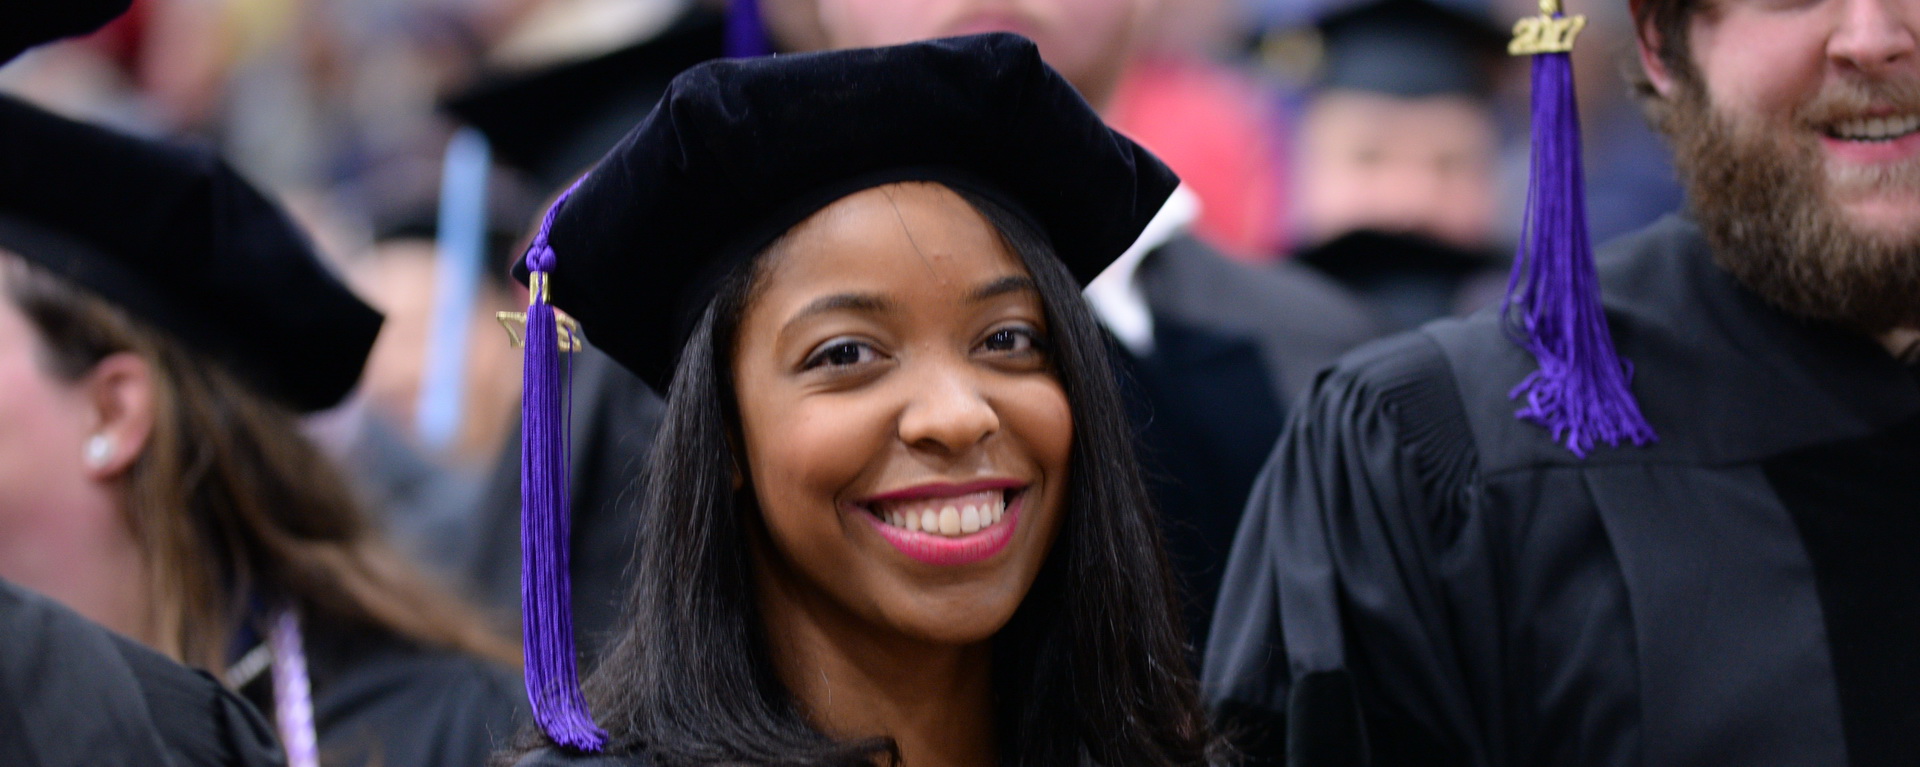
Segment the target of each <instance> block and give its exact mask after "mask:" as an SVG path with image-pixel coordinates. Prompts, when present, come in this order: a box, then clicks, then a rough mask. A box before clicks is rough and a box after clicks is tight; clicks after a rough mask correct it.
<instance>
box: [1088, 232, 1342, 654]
mask: <svg viewBox="0 0 1920 767" xmlns="http://www.w3.org/2000/svg"><path fill="white" fill-rule="evenodd" d="M1136 279H1137V280H1138V282H1139V286H1140V290H1141V293H1142V294H1143V295H1144V297H1145V298H1146V303H1147V309H1148V311H1149V312H1151V313H1152V315H1153V336H1154V339H1153V351H1152V353H1150V354H1145V355H1139V354H1133V353H1130V352H1128V353H1122V354H1120V355H1118V356H1119V362H1120V366H1121V368H1122V371H1121V389H1122V392H1123V394H1124V395H1125V397H1126V400H1127V409H1128V415H1129V416H1130V418H1131V420H1132V422H1133V425H1134V431H1135V433H1136V434H1138V435H1139V439H1138V445H1139V447H1140V452H1141V456H1140V457H1141V462H1142V464H1143V466H1144V468H1145V472H1146V476H1145V479H1146V484H1147V490H1148V492H1149V493H1150V494H1152V496H1153V500H1154V507H1155V508H1156V509H1157V510H1158V511H1159V518H1160V521H1161V525H1160V528H1161V533H1162V535H1163V536H1164V539H1165V541H1166V547H1167V553H1168V556H1169V558H1170V560H1171V562H1172V564H1173V567H1174V572H1175V573H1176V575H1177V577H1178V578H1179V580H1180V584H1181V587H1182V606H1183V613H1184V615H1183V617H1184V618H1185V619H1186V624H1187V634H1188V637H1189V638H1190V639H1191V640H1192V641H1193V643H1194V646H1195V647H1196V648H1198V647H1201V646H1203V643H1204V641H1205V638H1206V630H1207V626H1208V623H1209V621H1210V620H1211V617H1212V614H1213V604H1214V595H1215V594H1216V593H1217V592H1218V590H1219V586H1220V578H1221V576H1222V575H1223V574H1224V572H1225V565H1226V560H1227V552H1228V551H1229V550H1230V549H1231V548H1232V545H1233V533H1234V528H1235V526H1236V525H1237V524H1238V523H1239V520H1240V510H1241V509H1242V508H1243V507H1245V506H1246V502H1247V493H1248V491H1249V490H1251V489H1252V487H1253V479H1254V477H1255V476H1256V475H1257V474H1259V472H1260V464H1261V461H1262V460H1263V459H1264V458H1265V457H1266V454H1267V452H1268V451H1269V450H1270V449H1271V447H1272V445H1273V440H1274V438H1275V437H1277V436H1279V434H1280V426H1281V424H1282V423H1283V421H1284V417H1285V413H1286V405H1287V403H1288V402H1289V401H1291V400H1292V399H1294V398H1297V397H1298V396H1300V395H1301V394H1303V393H1305V391H1306V387H1307V384H1308V382H1310V381H1312V380H1313V374H1314V373H1316V372H1318V371H1319V370H1320V369H1321V368H1323V367H1326V366H1327V365H1330V364H1332V363H1333V361H1334V360H1335V359H1337V358H1339V356H1340V354H1342V353H1344V352H1346V351H1347V350H1349V349H1352V348H1353V347H1354V346H1357V345H1359V344H1360V343H1362V342H1364V341H1366V340H1368V339H1369V338H1372V337H1373V334H1374V326H1373V324H1372V323H1371V322H1370V321H1369V320H1368V319H1367V317H1366V314H1365V312H1364V311H1363V310H1362V309H1361V308H1360V306H1359V304H1357V303H1355V302H1354V301H1353V299H1352V298H1350V297H1349V296H1348V295H1347V294H1346V293H1345V291H1343V290H1341V289H1340V287H1339V286H1337V285H1334V284H1333V283H1332V282H1331V281H1329V280H1327V279H1325V278H1323V277H1321V276H1319V275H1318V274H1315V273H1313V272H1311V271H1310V270H1307V269H1305V268H1302V267H1298V266H1293V265H1283V266H1282V267H1279V268H1276V269H1259V268H1255V267H1251V266H1248V265H1245V264H1242V263H1239V262H1236V261H1233V260H1231V259H1229V258H1228V257H1227V256H1226V255H1224V254H1222V253H1221V252H1220V251H1218V250H1216V249H1214V248H1213V247H1212V246H1210V245H1207V244H1206V243H1205V242H1202V241H1201V240H1199V239H1197V238H1195V237H1193V236H1192V235H1190V234H1185V233H1182V234H1179V235H1176V236H1174V237H1172V238H1170V239H1169V240H1168V241H1167V242H1166V243H1164V244H1162V245H1161V246H1160V247H1158V248H1155V249H1154V250H1153V251H1152V252H1150V253H1148V254H1147V255H1146V257H1145V259H1144V260H1142V261H1141V263H1140V267H1139V271H1138V272H1137V273H1136ZM1197 659H1198V658H1197V657H1196V658H1195V660H1197Z"/></svg>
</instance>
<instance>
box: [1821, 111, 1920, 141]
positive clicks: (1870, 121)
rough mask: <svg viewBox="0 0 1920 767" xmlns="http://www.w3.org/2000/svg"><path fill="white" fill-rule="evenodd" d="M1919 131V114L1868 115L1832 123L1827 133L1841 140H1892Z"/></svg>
mask: <svg viewBox="0 0 1920 767" xmlns="http://www.w3.org/2000/svg"><path fill="white" fill-rule="evenodd" d="M1916 131H1920V115H1905V116H1896V117H1869V118H1862V119H1858V120H1847V121H1845V122H1839V123H1834V124H1833V125H1832V126H1830V127H1828V128H1827V135H1828V136H1829V137H1832V138H1836V139H1840V140H1841V141H1892V140H1894V139H1898V138H1903V137H1905V136H1908V135H1911V134H1912V133H1914V132H1916Z"/></svg>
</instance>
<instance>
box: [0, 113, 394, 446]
mask: <svg viewBox="0 0 1920 767" xmlns="http://www.w3.org/2000/svg"><path fill="white" fill-rule="evenodd" d="M0 135H4V136H6V141H4V142H0V249H4V250H6V251H8V252H10V253H13V254H16V255H18V256H20V257H22V258H24V259H26V260H27V261H29V262H32V263H33V264H36V265H38V266H40V267H42V268H44V269H46V270H48V271H49V272H52V273H53V274H56V275H58V276H60V277H63V278H65V279H67V280H68V281H70V282H73V283H75V284H77V285H80V286H81V287H84V288H86V289H87V290H90V291H92V292H94V293H96V294H98V295H99V296H101V297H103V298H105V299H106V300H108V301H110V302H112V303H113V304H115V305H116V306H119V307H120V308H122V309H124V310H125V311H127V312H128V313H129V314H131V315H133V316H134V317H137V318H139V319H141V320H143V321H145V322H148V323H150V324H152V325H154V326H156V327H158V328H161V329H162V330H165V331H167V332H169V333H171V334H172V335H173V336H174V337H175V338H177V339H179V340H180V341H181V342H183V343H184V344H186V345H187V346H188V347H189V348H192V349H195V350H196V351H199V352H201V353H203V354H206V355H208V356H210V357H212V358H214V359H216V360H219V361H221V362H223V363H225V364H226V365H227V366H228V368H229V369H230V370H231V371H232V372H234V373H235V374H236V375H238V376H239V377H240V378H242V379H243V380H246V381H247V382H248V383H250V384H252V385H253V386H255V387H257V388H258V389H259V390H260V391H261V392H263V393H265V394H266V395H268V396H270V397H272V398H274V399H276V400H279V401H281V402H282V403H284V404H286V405H287V406H289V407H292V408H294V409H295V410H299V411H313V410H319V409H323V408H326V407H330V406H332V405H334V404H336V403H338V402H339V401H340V399H341V398H342V397H344V396H345V395H346V394H347V392H348V391H349V390H350V389H352V388H353V385H354V383H355V382H356V381H358V380H359V378H360V370H361V366H362V364H363V363H364V362H365V361H366V356H367V352H368V351H369V350H370V349H371V348H372V346H373V338H374V335H375V334H376V333H377V332H378V330H379V328H380V315H379V314H378V313H377V312H375V311H374V310H373V309H372V308H370V307H368V306H367V305H366V304H364V303H362V302H361V301H360V300H359V299H358V298H356V297H355V296H354V295H353V293H351V292H349V291H348V290H347V288H346V287H345V286H343V285H342V284H341V283H340V282H339V281H338V280H337V279H336V278H335V277H334V276H333V275H332V274H331V273H330V272H329V271H328V270H327V268H326V267H325V266H324V265H323V264H322V263H321V262H320V259H319V258H318V257H317V256H316V255H315V254H314V252H313V250H312V248H311V246H310V245H309V243H308V241H307V239H306V237H305V236H304V235H303V233H301V232H300V231H299V230H298V229H296V228H295V226H294V224H293V223H292V222H291V221H290V220H288V218H287V217H286V215H285V214H284V213H283V212H281V210H280V209H279V208H278V207H276V206H275V205H274V204H273V203H271V202H269V201H268V200H267V199H266V198H265V197H264V196H262V195H261V194H260V193H259V192H258V191H256V190H255V189H254V188H253V187H252V186H250V185H248V184H247V182H245V181H243V180H242V179H241V178H240V177H239V175H237V174H235V173H234V172H233V169H231V168H229V167H228V166H227V165H226V163H224V162H222V161H221V160H220V159H219V158H218V157H216V156H215V155H214V154H213V153H212V152H210V151H207V150H204V149H199V148H191V147H184V146H175V145H170V144H164V143H160V142H155V141H148V140H145V139H139V138H134V137H132V136H126V135H122V134H119V133H116V132H113V131H110V130H106V129H104V128H99V127H96V126H93V125H88V124H85V123H80V122H74V121H72V120H68V119H65V118H62V117H58V116H55V115H53V114H50V113H48V112H46V111H44V110H42V109H39V108H38V107H34V106H31V105H29V104H26V103H24V102H21V101H18V100H15V99H12V98H7V97H0Z"/></svg>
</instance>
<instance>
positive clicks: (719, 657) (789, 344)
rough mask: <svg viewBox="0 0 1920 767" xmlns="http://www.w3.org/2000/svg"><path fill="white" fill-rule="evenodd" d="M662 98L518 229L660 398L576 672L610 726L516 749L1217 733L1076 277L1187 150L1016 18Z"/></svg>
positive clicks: (735, 754)
mask: <svg viewBox="0 0 1920 767" xmlns="http://www.w3.org/2000/svg"><path fill="white" fill-rule="evenodd" d="M662 103H663V106H662V107H661V108H660V109H659V110H658V111H656V112H655V113H654V115H653V116H651V117H650V118H648V120H647V121H646V122H644V123H642V124H641V125H640V127H639V128H637V129H636V130H635V131H634V133H633V134H631V135H629V136H628V138H627V139H626V141H624V142H623V143H622V144H621V145H620V146H619V147H618V148H616V149H615V150H614V151H613V153H611V154H610V155H609V156H608V158H607V159H606V160H604V161H603V162H602V163H601V165H600V166H599V167H598V168H596V169H595V170H594V171H593V172H592V173H590V174H589V176H588V177H587V178H586V179H585V180H583V181H582V182H581V183H580V184H579V185H578V186H577V187H576V188H575V190H574V191H573V192H572V193H571V194H570V196H569V197H567V198H565V199H563V200H562V201H561V202H559V203H556V213H555V214H553V215H552V216H551V217H550V219H549V224H548V225H547V226H546V227H545V228H544V229H543V231H542V233H541V235H542V236H539V237H536V242H542V243H546V244H547V245H548V246H550V248H551V253H550V254H547V253H540V252H537V251H538V249H539V247H540V246H538V245H536V252H535V253H534V254H533V256H537V257H538V258H530V261H533V262H534V263H535V265H540V264H546V263H548V262H547V261H546V260H545V259H546V258H547V257H548V256H550V257H551V262H550V269H542V270H541V271H539V272H536V274H538V275H550V276H543V277H541V279H542V280H543V281H548V280H550V286H551V291H552V300H553V304H554V305H555V306H558V307H562V308H564V309H566V310H567V311H568V312H571V313H572V314H573V315H574V316H575V317H576V318H577V319H578V320H579V322H580V324H581V327H582V328H583V329H584V330H585V331H586V332H587V333H588V334H590V335H591V337H592V338H593V340H594V341H595V342H596V343H597V344H599V345H600V346H602V347H603V348H604V349H606V350H607V351H608V352H609V353H610V354H612V355H613V356H614V357H615V358H616V359H618V360H620V361H621V362H622V363H623V364H625V365H626V366H628V367H629V368H631V369H633V370H634V371H635V372H636V373H639V374H640V375H641V376H642V377H643V378H645V379H647V380H648V381H649V383H651V384H652V385H654V386H655V387H657V388H660V389H662V390H664V391H666V392H667V394H668V404H667V414H666V419H665V423H664V424H663V426H662V430H661V432H660V434H659V436H658V437H657V441H656V443H655V444H656V448H655V450H654V452H653V456H652V458H651V460H650V462H649V464H648V465H647V467H646V470H645V473H646V477H645V478H644V481H643V482H642V483H641V484H642V486H644V487H645V488H646V491H645V496H644V497H643V498H642V499H641V502H640V504H639V509H638V510H637V515H636V520H637V524H639V525H640V528H641V530H640V533H639V535H638V536H637V539H638V540H639V541H640V544H639V549H638V551H636V552H635V560H634V566H633V569H632V577H633V580H634V584H633V592H632V596H631V600H630V603H629V605H628V610H629V613H628V616H627V618H626V621H625V623H624V625H623V627H622V629H621V634H620V636H618V637H617V639H616V641H615V642H614V643H613V644H612V645H611V647H610V649H609V650H608V652H607V655H606V656H605V657H604V658H602V659H601V661H600V662H599V664H598V666H597V668H596V670H595V672H594V673H593V675H592V676H591V678H590V679H589V680H588V682H587V685H586V687H587V699H588V700H590V701H591V702H592V704H593V708H594V710H595V712H596V713H597V714H598V717H597V719H598V723H599V725H600V726H603V727H605V728H606V733H605V740H604V741H603V742H597V743H596V742H594V740H597V738H594V739H588V740H587V741H586V742H582V741H581V740H578V739H576V736H578V735H579V734H580V730H577V729H576V730H570V731H564V732H562V733H555V729H556V728H554V727H552V726H549V729H548V731H547V732H548V733H550V734H555V737H553V738H552V739H548V738H546V737H540V736H539V735H538V734H536V735H535V736H534V737H533V738H532V739H531V741H530V742H529V743H528V746H529V747H530V748H534V750H533V751H532V753H531V754H523V755H521V759H520V761H519V762H518V763H519V764H522V765H558V764H575V765H578V764H654V763H657V764H674V765H679V764H714V763H725V764H736V763H739V764H794V765H801V764H805V765H867V764H875V763H881V764H887V763H899V764H908V765H990V764H1017V765H1024V764H1035V765H1070V764H1123V763H1124V764H1152V765H1175V764H1202V763H1205V762H1206V760H1207V758H1208V756H1209V751H1210V746H1211V743H1212V739H1211V736H1210V735H1209V733H1208V731H1207V727H1206V724H1205V721H1204V717H1203V716H1202V714H1201V711H1200V708H1199V706H1198V704H1197V701H1196V696H1195V692H1194V687H1193V683H1192V681H1191V678H1190V675H1189V672H1188V671H1187V669H1186V668H1185V660H1184V655H1183V649H1182V645H1183V643H1182V638H1181V636H1180V633H1179V629H1178V627H1177V624H1176V622H1175V620H1174V605H1173V597H1172V588H1171V585H1170V583H1169V580H1168V575H1167V573H1168V571H1167V568H1166V564H1165V561H1164V556H1163V555H1162V553H1161V551H1160V547H1159V546H1160V544H1159V541H1158V539H1157V533H1156V528H1155V526H1154V524H1153V521H1152V518H1151V510H1150V508H1149V504H1148V502H1147V500H1146V496H1145V492H1144V490H1143V489H1142V486H1141V485H1140V481H1139V477H1138V470H1137V468H1136V464H1135V459H1134V456H1133V453H1132V450H1133V448H1132V445H1131V438H1130V434H1129V431H1128V429H1127V427H1126V425H1125V422H1124V420H1123V419H1124V415H1123V410H1122V407H1121V404H1120V400H1119V394H1118V391H1117V388H1116V383H1115V381H1114V380H1113V374H1112V368H1111V364H1110V361H1109V359H1108V353H1107V348H1106V343H1107V342H1106V340H1105V336H1104V335H1102V333H1101V331H1100V330H1099V329H1098V326H1097V325H1096V324H1095V321H1094V319H1093V317H1092V315H1091V313H1090V311H1089V309H1088V308H1087V306H1086V304H1085V302H1084V301H1083V299H1081V297H1080V295H1079V288H1080V286H1081V285H1082V284H1084V282H1085V281H1086V280H1088V279H1090V278H1091V277H1092V276H1093V275H1094V274H1097V273H1098V272H1099V271H1100V270H1101V269H1102V268H1104V267H1105V265H1106V264H1108V263H1109V262H1111V261H1112V260H1113V259H1114V258H1115V257H1117V256H1118V255H1119V254H1120V253H1121V252H1122V251H1124V250H1125V249H1126V247H1127V246H1128V245H1129V244H1131V243H1132V241H1133V240H1134V239H1135V238H1136V237H1137V236H1138V234H1139V232H1140V230H1141V228H1142V227H1144V226H1145V224H1146V222H1147V221H1148V220H1149V219H1150V218H1151V217H1152V215H1153V214H1154V212H1155V211H1156V210H1157V209H1158V208H1159V206H1160V205H1161V204H1162V203H1163V202H1164V201H1165V200H1166V198H1167V196H1168V195H1169V194H1170V193H1171V192H1172V190H1173V188H1174V186H1175V184H1176V180H1175V179H1174V178H1173V176H1172V174H1171V173H1170V172H1168V171H1167V170H1166V169H1165V167H1164V166H1162V165H1161V164H1160V163H1159V162H1158V161H1157V160H1155V159H1154V158H1153V157H1152V156H1151V155H1149V154H1147V153H1146V152H1144V151H1143V150H1141V149H1140V148H1139V147H1138V146H1136V145H1134V144H1133V143H1132V142H1130V141H1128V140H1126V139H1125V138H1122V137H1120V136H1119V135H1118V134H1116V133H1113V132H1112V131H1110V130H1109V129H1107V128H1106V126H1105V125H1103V124H1101V123H1100V122H1099V119H1098V117H1097V116H1095V115H1094V114H1093V112H1092V110H1090V109H1089V108H1088V107H1087V106H1086V104H1085V103H1084V102H1082V101H1081V100H1080V99H1079V98H1078V96H1076V95H1075V94H1074V92H1073V90H1072V89H1071V87H1070V86H1068V85H1067V84H1066V83H1065V82H1064V81H1062V80H1061V79H1060V78H1059V77H1058V76H1057V75H1056V74H1054V73H1053V72H1052V71H1051V70H1049V69H1047V68H1046V67H1045V66H1044V65H1043V64H1041V62H1040V59H1039V57H1038V55H1037V53H1036V52H1035V51H1034V48H1033V46H1032V45H1031V44H1030V43H1027V42H1026V41H1023V40H1020V39H1019V38H1015V37H1011V36H1007V35H991V36H982V37H975V38H959V39H955V40H948V41H940V42H934V43H922V44H915V45H908V46H900V47H897V48H885V49H873V50H862V51H844V52H835V53H826V54H811V55H804V56H790V57H780V58H777V59H767V60H759V61H747V62H727V63H717V64H710V65H706V66H703V67H700V68H697V69H695V70H693V71H691V72H689V73H688V74H686V75H683V76H682V77H681V78H680V79H679V80H677V81H676V82H675V84H674V86H673V87H672V88H671V89H670V90H669V92H668V95H667V97H666V99H665V100H664V101H663V102H662ZM1063 180H1071V185H1064V184H1063V183H1062V182H1063ZM537 705H538V702H537ZM546 721H548V722H552V721H554V719H553V718H552V717H549V718H548V719H546ZM593 734H594V735H598V733H593ZM541 746H544V747H541ZM580 746H587V748H586V749H582V748H579V747H580ZM596 748H597V750H599V751H600V752H601V753H600V754H598V755H586V754H583V753H581V752H582V751H583V750H594V749H596Z"/></svg>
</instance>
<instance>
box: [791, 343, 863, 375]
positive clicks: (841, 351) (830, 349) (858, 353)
mask: <svg viewBox="0 0 1920 767" xmlns="http://www.w3.org/2000/svg"><path fill="white" fill-rule="evenodd" d="M879 356H880V355H879V353H878V352H875V351H874V349H873V347H872V346H870V345H868V344H865V343H861V342H859V341H852V340H835V341H829V342H827V345H825V346H822V347H820V349H819V351H816V352H814V353H813V356H810V357H808V358H807V361H806V364H805V365H804V369H806V370H812V369H814V368H817V367H849V366H853V365H859V364H862V363H866V362H872V361H874V360H875V359H878V358H879Z"/></svg>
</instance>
